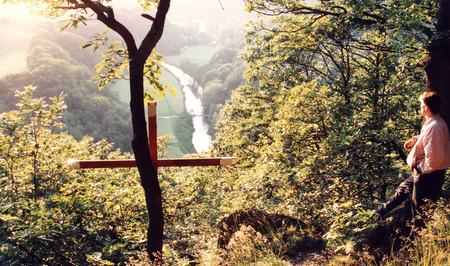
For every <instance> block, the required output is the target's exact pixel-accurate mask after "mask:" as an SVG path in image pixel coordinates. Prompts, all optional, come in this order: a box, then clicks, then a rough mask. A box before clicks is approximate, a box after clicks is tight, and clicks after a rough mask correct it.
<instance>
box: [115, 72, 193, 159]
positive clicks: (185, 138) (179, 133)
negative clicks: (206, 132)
mask: <svg viewBox="0 0 450 266" xmlns="http://www.w3.org/2000/svg"><path fill="white" fill-rule="evenodd" d="M162 82H163V83H166V84H169V85H171V86H173V87H175V89H176V94H175V95H171V94H167V95H166V96H165V97H164V98H163V99H162V100H158V105H157V115H158V120H157V123H158V136H163V135H166V134H169V135H170V136H171V137H172V139H171V141H169V143H168V147H167V148H168V150H167V154H166V157H182V156H183V155H185V154H189V153H195V149H194V146H193V145H192V132H193V130H194V129H193V127H192V118H191V117H190V116H189V114H187V113H186V110H185V106H184V96H183V92H182V91H181V87H180V84H179V82H178V79H176V78H175V76H173V75H172V74H171V73H170V72H168V71H166V70H163V73H162ZM109 89H111V90H114V91H117V92H118V93H119V96H120V99H122V100H123V101H124V102H125V103H129V101H130V93H129V85H128V81H118V82H116V84H114V85H113V86H112V87H111V88H109Z"/></svg>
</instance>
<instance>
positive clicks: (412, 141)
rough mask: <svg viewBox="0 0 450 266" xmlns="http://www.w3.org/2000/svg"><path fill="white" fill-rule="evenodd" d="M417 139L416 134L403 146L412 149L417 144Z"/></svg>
mask: <svg viewBox="0 0 450 266" xmlns="http://www.w3.org/2000/svg"><path fill="white" fill-rule="evenodd" d="M416 141H417V136H414V137H412V138H410V139H408V140H407V141H406V142H405V144H403V147H405V149H408V150H410V149H412V148H413V147H414V145H415V144H416Z"/></svg>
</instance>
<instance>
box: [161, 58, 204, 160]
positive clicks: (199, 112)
mask: <svg viewBox="0 0 450 266" xmlns="http://www.w3.org/2000/svg"><path fill="white" fill-rule="evenodd" d="M162 65H163V67H164V68H165V69H167V70H168V71H170V72H171V73H172V74H173V75H174V76H175V77H176V78H177V79H178V80H179V81H180V85H181V87H182V90H183V94H184V104H185V106H186V111H187V112H188V113H189V114H190V115H191V116H192V123H193V126H194V133H193V134H192V144H193V145H194V148H195V150H196V151H197V152H205V151H207V150H208V149H209V145H210V144H211V136H210V135H209V134H208V129H209V126H208V124H207V123H206V122H205V119H204V112H203V105H202V102H201V99H200V97H201V95H202V93H203V88H202V87H200V86H198V85H196V84H195V82H194V79H193V78H192V77H191V76H189V75H188V74H186V73H184V72H183V70H181V69H179V68H177V67H175V66H172V65H169V64H166V63H163V64H162ZM194 84H195V85H194ZM194 86H195V90H196V91H195V93H194V91H193V88H194ZM197 95H198V96H197Z"/></svg>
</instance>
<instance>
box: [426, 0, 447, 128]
mask: <svg viewBox="0 0 450 266" xmlns="http://www.w3.org/2000/svg"><path fill="white" fill-rule="evenodd" d="M449 31H450V0H440V1H439V10H438V13H437V24H436V35H435V37H434V38H433V39H432V41H431V43H430V45H429V46H428V47H427V50H428V52H429V55H428V58H427V61H426V62H425V71H426V74H427V90H428V91H436V92H438V93H439V94H440V96H441V98H442V101H443V102H442V109H441V116H442V118H443V119H444V120H445V121H446V122H447V125H449V126H450V93H449V92H450V88H449V86H450V85H449V84H450V34H449V33H448V32H449Z"/></svg>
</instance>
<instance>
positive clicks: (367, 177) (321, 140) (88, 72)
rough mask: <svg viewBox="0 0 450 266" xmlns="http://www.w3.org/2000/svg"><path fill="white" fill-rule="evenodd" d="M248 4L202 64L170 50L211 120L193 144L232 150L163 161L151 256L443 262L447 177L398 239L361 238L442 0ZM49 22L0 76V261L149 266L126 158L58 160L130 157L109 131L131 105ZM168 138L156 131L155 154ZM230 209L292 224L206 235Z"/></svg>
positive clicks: (121, 136) (395, 174)
mask: <svg viewBox="0 0 450 266" xmlns="http://www.w3.org/2000/svg"><path fill="white" fill-rule="evenodd" d="M245 3H246V4H247V9H248V11H251V12H254V13H258V14H260V16H261V17H259V19H256V20H255V21H253V23H251V24H250V25H249V26H248V28H247V30H246V33H245V36H244V37H243V39H241V38H238V37H236V38H235V37H229V36H228V37H227V36H226V34H227V33H224V36H223V39H222V42H221V43H222V45H221V46H220V47H219V48H218V49H216V51H215V52H214V55H213V56H212V58H211V59H210V60H209V62H208V63H207V64H196V63H193V62H189V61H183V62H181V63H180V67H181V68H182V69H183V70H184V71H185V72H187V73H189V74H190V75H191V76H193V77H194V78H195V80H197V81H198V82H199V84H200V85H201V86H202V87H204V94H203V99H202V100H203V102H204V105H205V109H206V114H207V115H208V116H210V118H211V120H210V123H211V125H213V124H215V128H214V129H212V132H214V134H215V135H214V140H213V144H212V148H211V149H210V150H209V152H207V153H206V154H205V155H208V156H236V157H238V163H237V165H235V166H234V167H211V168H204V167H196V168H195V167H194V168H171V169H160V172H159V180H160V181H159V182H160V185H161V189H162V193H163V195H162V198H163V208H164V213H165V216H164V221H165V229H164V246H163V258H164V263H165V264H167V265H191V264H200V265H448V264H449V263H450V257H449V255H448V254H449V253H450V241H449V238H448V236H449V235H450V209H449V195H450V182H449V178H448V174H447V177H446V182H445V184H444V188H443V190H444V191H443V192H444V193H443V197H442V199H440V200H439V201H438V202H437V203H436V204H433V205H431V207H430V214H429V219H428V220H427V221H426V227H425V228H423V229H421V230H417V229H412V230H411V231H410V234H409V235H408V236H407V238H406V239H403V240H402V241H397V239H396V238H401V237H400V235H401V233H398V232H397V233H393V234H392V235H389V236H387V238H386V240H385V242H384V243H383V245H385V246H387V249H382V248H378V249H375V248H373V246H371V243H369V242H368V241H367V240H368V238H369V237H370V236H371V235H373V233H374V230H376V229H377V228H378V227H379V225H380V221H379V220H378V219H377V217H376V215H374V214H373V211H372V210H373V209H374V208H375V207H376V206H377V205H378V204H380V203H381V202H384V201H386V199H387V198H388V197H389V196H390V195H392V193H393V191H394V190H395V188H396V186H397V185H398V184H399V183H400V182H401V181H403V179H404V178H405V177H406V176H407V175H408V174H409V169H408V166H407V165H406V163H405V159H406V154H407V151H406V150H404V149H403V142H404V140H406V139H408V138H409V137H410V136H413V135H416V134H417V133H418V132H419V130H420V127H421V116H420V114H419V112H418V110H419V102H418V100H417V97H418V95H419V94H420V93H421V92H422V91H424V90H425V88H426V81H425V79H424V77H425V72H424V70H423V68H422V67H421V62H422V61H423V60H424V58H425V56H426V53H427V52H426V48H427V45H428V44H429V43H430V42H431V41H432V39H431V37H430V36H429V35H428V34H427V31H426V30H425V29H429V30H430V31H431V32H435V31H436V30H435V28H434V23H435V21H436V12H437V9H438V3H437V2H436V1H408V0H402V1H321V2H320V3H316V4H315V5H312V4H311V3H309V4H308V5H307V4H305V3H304V2H303V1H278V0H273V1H265V0H264V1H262V0H261V1H260V0H246V1H245ZM49 27H50V29H51V26H49ZM49 27H43V28H42V29H41V32H40V36H46V38H38V39H36V40H35V41H34V42H33V46H32V47H31V48H30V51H29V53H28V57H27V66H28V70H27V71H26V72H23V73H19V74H14V75H9V76H6V77H4V78H3V79H1V80H0V88H1V90H2V96H3V97H2V99H1V104H0V108H1V111H2V114H1V115H0V187H1V188H2V189H1V190H0V264H2V265H3V264H4V265H86V264H93V265H115V264H118V265H124V264H129V265H139V264H144V265H145V264H148V258H147V253H146V251H145V242H146V229H147V219H148V218H147V214H146V208H145V199H144V191H143V189H142V187H141V184H140V180H139V177H138V174H137V171H135V170H134V169H117V170H112V169H95V170H94V169H86V170H78V171H69V170H68V168H67V166H66V162H67V161H68V160H69V159H71V158H77V159H121V158H132V154H130V153H127V152H126V151H130V148H129V147H128V148H127V147H126V146H125V144H123V145H122V144H121V145H122V146H115V145H113V144H112V143H111V142H114V143H128V144H127V145H129V142H130V139H131V137H130V134H131V131H130V121H129V120H130V117H129V112H128V109H127V107H126V106H125V104H124V103H122V102H121V101H120V100H119V99H118V97H117V96H116V95H114V94H113V93H112V92H111V91H109V90H102V91H98V88H97V87H96V85H95V83H93V82H92V81H91V77H92V75H93V74H94V71H95V69H94V65H95V64H96V63H97V62H98V60H100V58H99V57H96V56H92V54H90V51H88V52H89V53H86V52H80V45H81V44H82V43H83V42H84V41H83V40H85V39H84V38H82V37H80V36H82V35H80V34H79V33H78V32H77V30H74V31H72V30H70V31H66V32H55V31H53V30H50V29H49ZM167 27H171V26H170V24H169V25H167ZM173 27H175V26H173ZM188 32H189V31H188ZM228 34H239V31H230V32H229V33H228ZM172 37H173V38H176V37H177V36H176V35H173V36H172V35H170V34H169V37H168V39H166V41H167V42H169V43H172V41H170V40H171V38H172ZM202 38H203V37H202ZM205 38H206V37H205ZM185 39H186V38H185ZM194 39H195V38H194ZM194 39H193V40H192V42H195V41H194ZM195 40H198V39H195ZM163 42H164V39H162V41H161V43H160V45H162V43H163ZM185 45H186V44H184V43H182V44H180V45H178V43H177V46H176V47H175V46H174V47H170V48H165V49H167V51H166V52H167V53H169V54H170V53H172V52H174V51H179V50H181V49H182V47H183V46H185ZM49 73H51V74H49ZM31 81H32V82H31ZM62 88H71V89H70V90H63V89H62ZM62 91H64V93H61V92H62ZM447 104H448V103H447ZM81 106H83V107H82V108H81ZM108 125H111V127H109V126H108ZM81 132H82V133H81ZM89 135H95V136H101V137H103V136H104V137H105V138H106V140H96V139H94V138H93V137H91V136H89ZM113 136H115V137H116V138H114V137H113ZM167 143H168V139H167V137H161V138H160V139H159V141H158V148H159V152H160V153H161V154H163V153H164V152H165V149H166V148H167ZM118 147H120V148H121V149H117V148H118ZM240 214H244V215H246V217H250V216H251V215H252V214H257V215H260V216H261V217H275V216H271V215H275V214H276V215H279V216H276V217H282V219H283V221H295V222H289V223H286V224H284V223H281V225H279V226H272V227H271V228H266V230H261V228H260V225H254V224H253V226H252V223H245V222H243V223H242V225H241V224H237V225H235V226H236V228H235V231H236V232H234V234H233V235H232V236H230V239H227V241H226V243H225V246H223V245H222V246H221V245H218V242H219V243H220V242H221V241H220V240H221V239H222V238H221V237H222V236H223V233H224V230H225V229H224V223H226V222H227V221H229V220H233V219H230V217H231V218H233V217H237V216H233V215H240ZM393 219H394V218H393V217H388V218H387V221H385V223H390V222H392V221H393ZM236 221H237V220H235V222H236ZM236 223H237V222H236ZM274 224H275V223H274ZM272 225H273V224H272ZM225 231H226V230H225ZM315 243H316V244H317V245H316V244H315ZM399 243H400V244H399ZM222 244H223V243H222Z"/></svg>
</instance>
